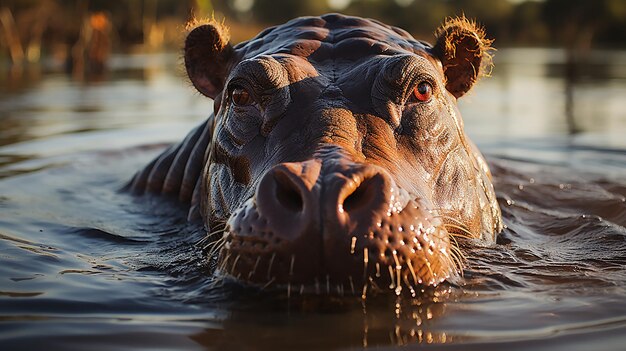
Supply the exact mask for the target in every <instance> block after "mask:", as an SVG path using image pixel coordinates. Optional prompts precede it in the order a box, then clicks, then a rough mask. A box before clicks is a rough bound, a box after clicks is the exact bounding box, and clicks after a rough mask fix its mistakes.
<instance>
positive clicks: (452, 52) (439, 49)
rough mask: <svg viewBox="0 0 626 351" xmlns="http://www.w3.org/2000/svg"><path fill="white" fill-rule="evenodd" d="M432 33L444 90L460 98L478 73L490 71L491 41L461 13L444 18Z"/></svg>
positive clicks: (475, 79)
mask: <svg viewBox="0 0 626 351" xmlns="http://www.w3.org/2000/svg"><path fill="white" fill-rule="evenodd" d="M435 36H436V37H437V43H436V44H435V46H434V47H433V54H434V55H435V56H436V57H437V58H438V59H439V60H441V63H442V65H443V71H444V75H445V76H446V89H447V90H448V91H449V92H450V93H452V95H454V97H456V98H459V97H461V96H463V94H465V93H466V92H467V91H468V90H470V88H471V87H472V86H473V85H474V83H475V82H476V81H477V80H478V78H479V77H480V76H481V75H485V74H489V72H488V71H489V70H490V68H491V65H492V62H491V53H490V52H491V51H492V50H493V49H492V47H491V43H492V42H493V40H490V39H487V38H485V31H484V30H483V29H482V28H481V27H479V26H478V25H477V24H476V22H474V21H470V20H468V19H467V18H465V17H464V16H463V17H456V18H450V19H448V20H446V22H445V23H444V24H443V25H442V26H441V27H439V29H437V31H436V32H435ZM485 71H487V72H485Z"/></svg>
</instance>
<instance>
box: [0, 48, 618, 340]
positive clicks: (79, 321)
mask: <svg viewBox="0 0 626 351" xmlns="http://www.w3.org/2000/svg"><path fill="white" fill-rule="evenodd" d="M624 58H626V53H624V52H594V53H592V54H591V55H590V56H589V57H588V58H587V59H588V60H589V61H588V64H587V65H585V66H584V67H583V69H582V70H580V71H579V73H580V75H579V76H577V77H576V79H571V78H567V77H565V75H564V74H565V72H566V69H565V68H566V67H565V65H564V63H563V62H564V58H563V56H562V53H560V52H558V51H546V50H515V51H512V50H508V51H507V50H501V51H500V52H499V55H498V61H496V64H497V69H496V70H495V71H494V75H493V77H492V78H489V79H487V80H484V81H483V82H481V83H480V84H479V86H478V87H477V88H476V89H475V90H474V91H473V93H472V94H470V96H468V97H466V98H464V101H463V103H462V106H461V109H462V112H463V115H464V117H465V121H466V128H467V129H468V130H469V132H470V134H471V135H472V136H473V138H474V141H476V142H477V143H478V144H479V146H480V147H481V149H482V150H483V151H484V152H485V153H486V154H487V155H488V158H489V161H490V163H491V165H492V171H493V173H494V176H495V186H496V189H497V193H498V198H499V201H500V204H501V205H502V210H503V216H504V221H505V224H506V225H507V229H506V230H505V231H504V233H503V234H502V235H501V236H500V239H499V240H498V244H497V245H493V246H481V245H478V244H476V243H474V244H472V243H468V244H465V246H466V247H465V253H466V256H467V269H466V270H465V272H464V278H463V279H462V280H461V281H460V283H459V284H458V285H447V286H442V287H440V288H438V289H437V290H433V291H427V292H425V293H424V296H422V297H421V298H418V299H414V300H410V299H400V300H396V298H395V297H378V298H374V299H371V300H367V301H365V302H362V301H361V300H360V299H322V300H317V299H306V300H305V301H302V300H301V299H299V298H298V297H292V298H291V299H287V298H286V297H284V296H282V297H280V296H279V297H276V296H271V295H267V294H259V293H257V292H253V291H246V290H242V289H240V288H239V287H236V286H231V285H229V284H226V285H220V284H215V280H214V279H212V278H211V277H210V276H209V271H210V269H209V262H208V261H207V259H206V258H205V257H204V255H203V254H202V251H201V250H200V247H199V245H197V243H198V242H199V241H200V240H201V239H202V238H203V237H204V233H203V232H202V231H201V230H199V229H198V228H196V227H195V226H193V225H189V224H187V223H186V222H185V221H184V220H183V217H184V215H183V213H184V209H182V208H178V207H177V206H176V205H175V204H173V203H169V202H166V201H163V199H159V198H150V197H143V198H135V197H132V196H129V195H128V194H125V193H120V192H119V191H117V190H118V189H119V188H120V187H121V186H122V185H123V184H124V182H125V181H126V180H127V179H129V177H130V176H131V175H132V174H133V172H134V171H135V170H136V169H138V168H140V167H141V166H142V165H143V164H144V163H145V162H147V161H148V160H150V159H151V158H152V157H153V156H154V155H156V154H157V153H158V152H159V151H160V150H161V149H162V148H163V146H164V145H165V144H167V143H170V142H173V141H176V140H179V139H180V138H181V137H182V136H183V135H184V134H185V133H186V131H188V130H189V129H190V128H191V127H192V126H193V125H195V124H196V123H198V122H199V121H200V120H202V119H203V118H205V117H206V115H207V113H208V111H210V110H211V103H210V102H209V101H206V100H204V99H203V98H201V97H200V96H198V95H197V94H195V93H194V92H193V90H192V89H191V88H190V87H189V85H188V84H187V83H185V81H184V80H183V79H181V77H180V76H181V75H180V74H179V73H176V72H178V70H177V68H176V56H175V55H171V56H170V55H148V56H120V57H116V58H115V60H114V62H113V67H112V68H113V69H112V71H111V72H110V73H109V74H108V76H106V77H104V78H103V79H101V80H100V81H92V82H78V81H75V80H72V79H70V78H68V77H66V76H65V75H63V74H62V73H55V72H54V70H53V69H51V68H49V67H48V68H45V67H44V68H40V69H39V70H37V69H34V70H27V71H25V72H23V75H22V78H21V79H15V78H10V77H9V75H8V74H9V73H6V72H5V73H3V74H4V76H0V79H1V80H0V81H2V84H3V85H2V86H1V88H0V89H1V91H0V126H1V127H0V349H2V350H22V349H24V350H28V349H39V348H43V347H45V348H47V349H65V350H86V349H89V350H110V349H124V350H141V349H145V350H171V349H217V350H223V349H243V350H246V349H248V350H257V349H261V350H262V349H272V350H274V349H316V350H317V349H353V348H361V347H363V346H369V347H374V346H375V347H378V348H382V349H392V348H395V347H397V346H400V345H408V346H409V347H411V348H420V347H427V346H430V347H440V348H446V349H459V350H470V349H480V350H502V349H505V348H506V349H533V350H544V349H550V350H590V349H593V350H623V349H625V348H626V347H625V346H623V345H626V202H625V196H626V137H624V135H626V102H625V100H624V96H626V65H625V64H624V62H626V60H625V59H624ZM571 132H576V133H575V134H571Z"/></svg>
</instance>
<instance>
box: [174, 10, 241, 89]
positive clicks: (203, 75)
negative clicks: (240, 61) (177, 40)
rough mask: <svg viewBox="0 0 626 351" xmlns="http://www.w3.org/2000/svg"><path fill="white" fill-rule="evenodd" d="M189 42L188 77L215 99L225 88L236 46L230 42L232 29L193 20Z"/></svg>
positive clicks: (187, 45) (187, 47)
mask: <svg viewBox="0 0 626 351" xmlns="http://www.w3.org/2000/svg"><path fill="white" fill-rule="evenodd" d="M187 27H188V28H189V29H190V31H189V34H187V39H185V68H186V69H187V75H188V76H189V79H190V80H191V82H192V83H193V85H194V86H195V87H196V89H198V91H199V92H200V93H202V94H203V95H205V96H207V97H210V98H211V99H215V97H216V96H217V95H218V94H219V93H220V91H221V90H222V89H223V88H224V81H225V80H226V76H227V75H228V69H229V67H230V62H231V60H232V58H233V56H234V55H233V53H234V50H233V47H232V46H231V45H230V43H229V42H228V40H229V35H228V28H227V27H226V26H225V25H224V24H222V23H219V22H217V21H215V20H208V21H204V22H198V21H193V22H191V23H189V24H188V25H187Z"/></svg>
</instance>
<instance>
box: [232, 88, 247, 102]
mask: <svg viewBox="0 0 626 351" xmlns="http://www.w3.org/2000/svg"><path fill="white" fill-rule="evenodd" d="M230 99H231V101H232V102H233V104H234V105H235V106H247V105H250V104H251V103H252V97H251V96H250V93H248V91H247V90H246V89H244V88H240V87H236V88H234V89H233V90H232V92H231V93H230Z"/></svg>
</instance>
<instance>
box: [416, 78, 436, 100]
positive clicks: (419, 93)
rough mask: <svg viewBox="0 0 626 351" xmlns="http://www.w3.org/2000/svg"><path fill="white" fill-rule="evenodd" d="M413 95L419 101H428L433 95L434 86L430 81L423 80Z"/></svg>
mask: <svg viewBox="0 0 626 351" xmlns="http://www.w3.org/2000/svg"><path fill="white" fill-rule="evenodd" d="M413 95H414V96H415V98H416V99H417V101H420V102H427V101H428V100H430V98H431V96H432V95H433V87H432V85H430V83H428V82H421V83H419V84H418V85H417V86H416V87H415V89H413Z"/></svg>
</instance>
